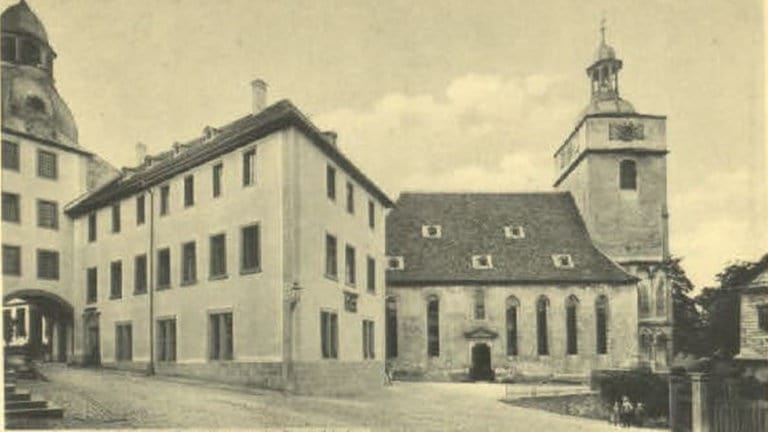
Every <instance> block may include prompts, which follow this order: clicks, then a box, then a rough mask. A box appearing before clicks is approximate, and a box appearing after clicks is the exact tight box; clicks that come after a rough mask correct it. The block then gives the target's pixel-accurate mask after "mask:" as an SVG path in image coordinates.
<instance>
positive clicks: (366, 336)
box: [363, 320, 376, 359]
mask: <svg viewBox="0 0 768 432" xmlns="http://www.w3.org/2000/svg"><path fill="white" fill-rule="evenodd" d="M375 346H376V344H375V342H374V334H373V321H371V320H363V358H364V359H374V358H376V352H375V349H374V347H375Z"/></svg>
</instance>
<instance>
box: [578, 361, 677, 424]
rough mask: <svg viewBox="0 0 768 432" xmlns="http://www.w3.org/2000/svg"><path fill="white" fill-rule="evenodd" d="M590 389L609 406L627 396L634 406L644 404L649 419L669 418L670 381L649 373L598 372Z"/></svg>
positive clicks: (640, 370)
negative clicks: (597, 392)
mask: <svg viewBox="0 0 768 432" xmlns="http://www.w3.org/2000/svg"><path fill="white" fill-rule="evenodd" d="M590 385H591V387H592V389H593V390H598V391H599V392H600V398H601V399H602V401H603V403H605V404H606V405H608V406H613V404H614V402H616V401H621V398H622V396H627V397H629V399H630V401H632V404H633V405H636V404H637V402H642V403H643V404H644V405H645V412H646V415H647V416H648V417H657V416H664V417H667V416H669V383H668V381H667V377H666V376H665V375H659V374H654V373H653V372H651V370H650V369H630V370H595V371H593V372H592V376H591V381H590Z"/></svg>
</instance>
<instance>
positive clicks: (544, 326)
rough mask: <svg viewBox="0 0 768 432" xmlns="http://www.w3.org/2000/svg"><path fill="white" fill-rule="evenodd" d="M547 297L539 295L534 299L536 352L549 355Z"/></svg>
mask: <svg viewBox="0 0 768 432" xmlns="http://www.w3.org/2000/svg"><path fill="white" fill-rule="evenodd" d="M548 315H549V299H548V298H546V297H544V296H541V297H539V299H538V300H536V353H537V354H538V355H540V356H548V355H549V325H548V322H547V321H548V320H549V316H548Z"/></svg>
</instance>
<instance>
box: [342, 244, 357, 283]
mask: <svg viewBox="0 0 768 432" xmlns="http://www.w3.org/2000/svg"><path fill="white" fill-rule="evenodd" d="M356 255H357V251H356V250H355V247H354V246H352V245H350V244H347V245H345V247H344V283H345V284H347V285H348V286H351V287H354V286H357V256H356Z"/></svg>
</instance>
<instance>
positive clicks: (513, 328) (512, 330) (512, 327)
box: [506, 296, 520, 356]
mask: <svg viewBox="0 0 768 432" xmlns="http://www.w3.org/2000/svg"><path fill="white" fill-rule="evenodd" d="M519 308H520V302H519V301H518V300H517V298H516V297H515V296H509V298H507V314H506V321H507V355H508V356H516V355H517V311H518V309H519Z"/></svg>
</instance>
